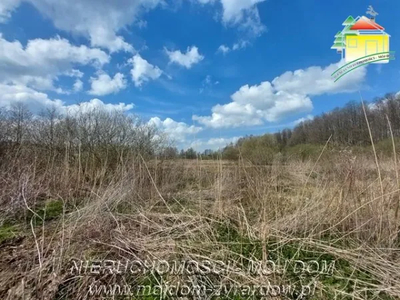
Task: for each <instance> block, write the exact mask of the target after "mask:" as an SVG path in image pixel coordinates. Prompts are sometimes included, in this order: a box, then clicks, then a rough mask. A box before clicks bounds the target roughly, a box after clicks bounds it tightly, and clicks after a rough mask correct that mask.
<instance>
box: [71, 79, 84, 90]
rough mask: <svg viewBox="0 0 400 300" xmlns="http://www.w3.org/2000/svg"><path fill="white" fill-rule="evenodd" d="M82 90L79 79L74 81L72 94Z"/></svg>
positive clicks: (81, 83)
mask: <svg viewBox="0 0 400 300" xmlns="http://www.w3.org/2000/svg"><path fill="white" fill-rule="evenodd" d="M82 89H83V82H82V80H80V79H77V80H75V83H74V85H73V90H74V92H80V91H82Z"/></svg>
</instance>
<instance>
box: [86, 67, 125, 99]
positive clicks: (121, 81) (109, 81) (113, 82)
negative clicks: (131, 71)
mask: <svg viewBox="0 0 400 300" xmlns="http://www.w3.org/2000/svg"><path fill="white" fill-rule="evenodd" d="M90 82H91V90H90V91H89V92H88V93H89V94H90V95H95V96H104V95H108V94H112V93H117V92H119V91H120V90H122V89H125V88H126V86H127V83H126V80H125V77H124V75H123V74H121V73H117V74H115V76H114V78H111V77H110V76H109V75H108V74H107V73H105V72H100V73H99V74H98V77H97V78H94V77H91V78H90Z"/></svg>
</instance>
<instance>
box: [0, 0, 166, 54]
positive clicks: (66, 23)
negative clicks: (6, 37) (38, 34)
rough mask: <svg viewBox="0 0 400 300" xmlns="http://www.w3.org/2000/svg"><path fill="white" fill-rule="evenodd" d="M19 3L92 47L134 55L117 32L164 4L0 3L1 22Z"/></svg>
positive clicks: (144, 0)
mask: <svg viewBox="0 0 400 300" xmlns="http://www.w3.org/2000/svg"><path fill="white" fill-rule="evenodd" d="M20 2H27V3H30V4H32V5H33V6H34V7H35V8H36V9H37V10H38V11H39V12H40V13H41V14H43V15H44V16H45V17H47V18H49V19H50V20H51V21H52V22H53V23H54V26H55V27H57V28H58V29H61V30H65V31H67V32H71V33H74V34H79V35H82V36H85V37H87V38H89V39H90V42H91V45H92V46H93V47H103V48H106V49H108V50H109V51H111V52H115V51H120V50H123V51H130V52H132V51H134V48H133V46H132V45H130V44H129V43H127V42H126V41H125V40H124V38H123V37H122V36H121V35H118V32H119V31H121V30H122V29H124V28H125V27H126V26H127V25H130V24H132V23H135V22H136V21H139V20H138V19H139V17H140V15H141V14H142V13H144V12H146V11H148V10H150V9H154V8H155V7H157V6H158V5H159V4H161V3H164V1H163V0H136V1H131V0H113V1H109V0H96V1H94V0H80V1H78V2H76V3H74V4H73V5H71V1H69V0H20V1H19V0H1V4H0V21H1V20H3V21H4V20H5V19H7V18H9V17H10V13H11V11H12V10H13V9H15V8H16V7H17V6H18V5H19V3H20Z"/></svg>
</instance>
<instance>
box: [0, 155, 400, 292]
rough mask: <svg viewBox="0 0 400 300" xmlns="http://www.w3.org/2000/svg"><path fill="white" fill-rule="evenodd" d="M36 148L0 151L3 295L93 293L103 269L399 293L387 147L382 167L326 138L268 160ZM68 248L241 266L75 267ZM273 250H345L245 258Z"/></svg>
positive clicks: (85, 253)
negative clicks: (55, 153)
mask: <svg viewBox="0 0 400 300" xmlns="http://www.w3.org/2000/svg"><path fill="white" fill-rule="evenodd" d="M28 157H29V158H30V159H27V158H28ZM40 157H41V156H40V155H35V153H32V151H27V152H26V153H25V154H24V153H22V154H20V155H19V156H14V157H8V158H7V161H8V162H9V163H8V164H6V163H4V164H2V165H1V169H0V172H1V173H0V182H1V183H0V186H1V191H0V201H1V218H2V221H3V226H2V227H1V228H2V229H1V231H0V234H1V236H2V237H3V238H2V239H1V242H0V251H1V255H0V299H89V298H90V299H94V298H95V297H90V295H89V294H88V286H89V285H90V284H91V283H93V282H103V283H108V284H109V283H115V282H117V283H123V282H128V283H129V284H138V283H140V282H151V283H152V284H155V283H156V282H157V281H160V280H164V281H165V280H168V281H169V282H176V281H178V280H180V281H182V280H185V281H191V282H197V283H199V282H200V283H202V284H205V285H208V286H211V285H215V284H219V283H234V282H236V283H240V284H242V285H243V284H264V283H265V282H267V280H268V281H269V282H273V283H276V284H295V283H296V284H297V283H299V282H307V283H309V282H315V285H316V289H315V294H314V295H313V296H311V297H309V298H310V299H398V298H399V297H400V257H399V254H400V252H399V250H400V241H399V236H398V234H399V220H398V219H397V216H396V215H397V212H396V211H397V207H398V203H399V185H398V180H396V178H397V171H398V170H397V169H396V168H397V164H394V163H393V160H381V161H380V162H379V167H380V171H379V172H380V173H379V175H378V172H377V169H376V164H375V161H374V158H371V157H367V156H360V157H358V156H356V155H352V154H346V153H339V154H337V153H336V154H333V153H331V152H329V151H325V152H324V153H321V159H319V160H318V162H317V163H316V162H315V161H306V162H298V161H291V162H288V163H287V164H278V163H277V164H274V165H272V166H253V165H251V164H249V163H247V162H244V161H239V162H236V163H228V162H223V161H212V162H210V161H201V160H194V161H183V160H182V161H181V160H177V161H151V162H145V161H144V160H143V159H141V158H140V157H138V158H136V159H135V160H132V161H124V162H121V164H120V165H118V167H117V168H116V169H113V170H112V171H109V170H106V169H102V168H101V167H100V168H98V169H93V172H92V173H91V174H90V176H89V175H86V177H85V175H84V174H82V173H81V167H80V163H79V162H70V161H68V160H65V161H61V162H57V161H52V160H51V158H48V159H47V160H43V159H39V158H40ZM395 166H396V167H395ZM44 203H48V205H52V206H51V207H53V210H51V211H50V210H46V209H43V207H45V206H44ZM49 203H50V204H49ZM54 203H55V204H54ZM57 205H59V207H57ZM48 207H49V206H48ZM46 214H47V217H46ZM49 216H51V218H50V217H49ZM71 259H79V260H85V259H100V260H103V259H113V260H118V259H120V260H123V259H130V260H135V259H143V260H144V259H147V260H153V261H155V260H163V259H165V260H167V261H170V262H172V261H174V260H187V259H196V260H203V259H207V260H209V261H211V262H215V263H217V262H218V261H228V260H229V261H233V262H234V264H235V268H232V269H231V270H230V272H229V273H228V274H225V275H224V276H204V275H201V274H195V275H187V274H186V275H182V276H173V275H171V274H166V275H165V276H162V277H160V276H158V275H157V274H146V275H145V276H142V275H140V276H139V275H130V276H128V275H127V274H125V275H98V276H92V275H87V274H86V275H82V276H76V275H71V274H70V270H69V268H70V267H71ZM268 259H269V260H274V261H280V260H281V261H285V260H296V259H297V260H303V261H307V260H317V261H321V262H322V261H323V260H335V261H336V268H335V271H334V272H333V274H330V275H326V274H322V275H321V274H317V275H315V274H314V275H313V276H309V274H305V275H304V274H303V276H299V274H296V273H293V272H290V271H287V272H284V273H282V274H271V275H270V276H260V275H257V274H250V273H249V272H247V271H246V270H247V265H248V263H249V261H250V260H257V261H266V260H268ZM296 297H297V298H296ZM111 298H114V299H118V298H117V297H110V299H111ZM228 298H229V297H228ZM228 298H227V299H228ZM98 299H100V298H98ZM132 299H133V298H132ZM148 299H153V298H148ZM154 299H156V298H154ZM236 299H245V298H236ZM277 299H279V297H278V298H277ZM281 299H287V298H284V297H283V296H281ZM290 299H298V295H297V296H296V295H292V296H291V298H290Z"/></svg>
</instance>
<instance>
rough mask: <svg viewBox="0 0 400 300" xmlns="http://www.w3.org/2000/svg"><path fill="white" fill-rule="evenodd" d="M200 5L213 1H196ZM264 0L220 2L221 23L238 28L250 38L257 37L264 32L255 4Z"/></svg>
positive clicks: (222, 0)
mask: <svg viewBox="0 0 400 300" xmlns="http://www.w3.org/2000/svg"><path fill="white" fill-rule="evenodd" d="M197 1H199V2H200V3H202V4H206V3H211V4H213V3H214V2H216V1H215V0H197ZM264 1H266V0H220V2H221V5H222V22H223V23H224V24H225V25H229V26H238V27H239V28H240V29H242V30H244V31H246V32H247V33H248V34H249V35H250V36H253V37H258V36H260V35H261V34H262V33H263V32H264V31H265V30H266V28H265V26H264V25H263V24H262V23H261V20H260V15H259V12H258V8H257V4H259V3H261V2H264Z"/></svg>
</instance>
